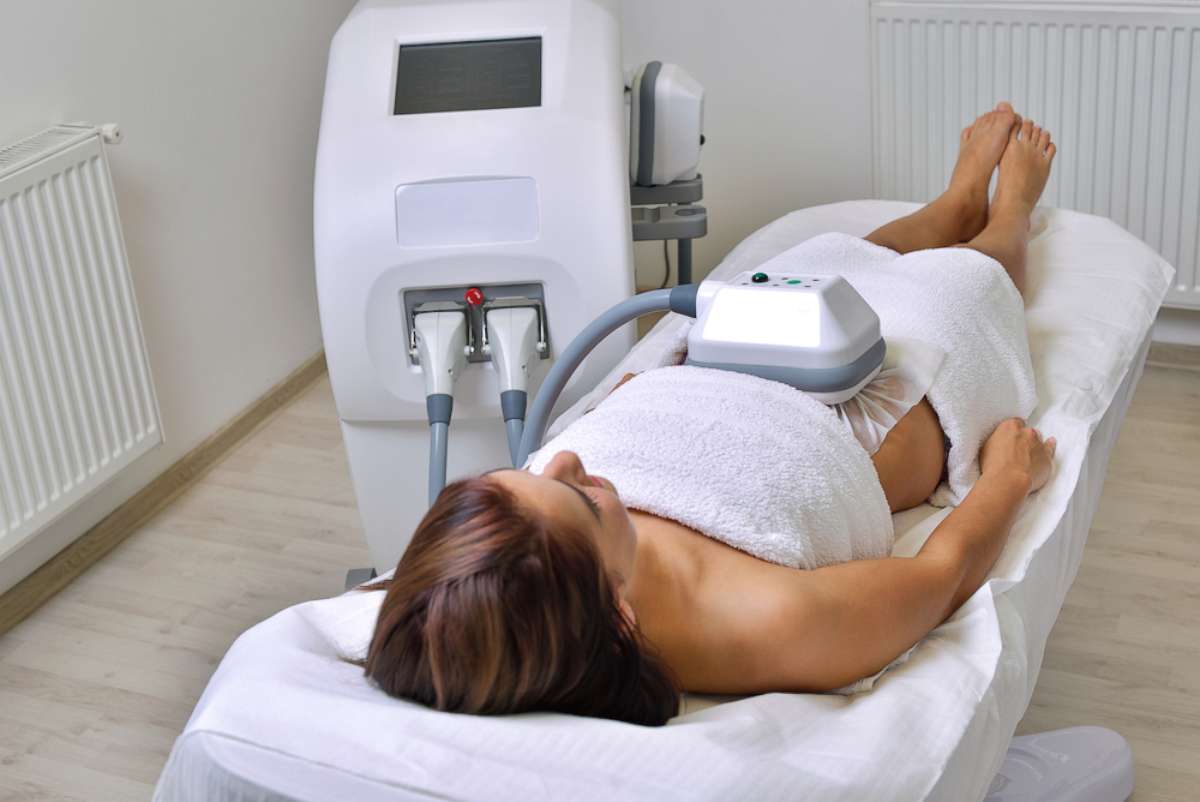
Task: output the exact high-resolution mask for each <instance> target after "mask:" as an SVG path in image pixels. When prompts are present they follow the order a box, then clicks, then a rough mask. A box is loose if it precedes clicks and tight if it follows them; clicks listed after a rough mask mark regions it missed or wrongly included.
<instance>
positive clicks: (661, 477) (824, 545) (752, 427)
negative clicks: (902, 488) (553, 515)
mask: <svg viewBox="0 0 1200 802" xmlns="http://www.w3.org/2000/svg"><path fill="white" fill-rule="evenodd" d="M560 451H574V452H576V453H578V454H579V456H580V458H581V459H582V460H583V465H584V468H585V470H587V471H588V472H589V473H593V474H596V475H599V476H603V477H604V478H606V479H608V480H609V481H611V482H612V483H613V484H614V485H615V486H616V488H617V492H618V493H619V494H620V495H621V498H622V500H623V501H624V502H625V504H626V505H628V506H630V507H633V508H635V509H640V510H645V511H646V512H650V513H653V514H655V515H658V516H661V517H663V518H670V519H673V520H676V521H679V522H680V523H682V524H684V525H686V526H689V527H691V528H693V529H696V530H698V531H700V532H702V533H704V534H706V535H708V536H709V537H712V538H715V539H717V540H720V541H722V542H725V543H728V544H729V545H731V546H733V547H735V548H738V549H741V550H743V551H746V552H748V553H750V554H753V555H754V556H756V557H759V558H761V559H763V560H769V561H770V562H774V563H779V564H780V565H787V566H791V567H796V568H817V567H819V566H822V565H830V564H833V563H840V562H846V561H848V560H863V559H873V558H879V557H886V556H887V555H888V554H890V553H891V549H892V539H893V530H892V518H891V515H890V514H889V511H888V504H887V499H886V498H885V497H884V495H883V488H882V487H881V486H880V484H879V478H878V476H877V475H876V473H875V468H874V466H873V465H872V464H871V459H870V457H869V456H868V455H867V452H866V451H865V450H864V449H863V447H862V446H861V445H859V443H858V441H857V440H855V438H854V435H853V434H852V433H851V432H850V431H849V429H848V428H847V427H846V426H845V425H844V424H842V423H841V422H840V421H839V420H838V417H837V414H836V413H835V412H834V411H833V409H831V408H830V407H827V406H825V405H824V404H821V403H820V402H818V401H815V400H813V399H812V398H811V397H809V396H807V395H805V394H804V393H802V392H800V391H798V390H795V389H793V388H791V387H788V386H787V385H784V384H780V383H778V382H772V381H767V380H765V379H760V378H757V377H754V376H747V375H744V374H740V373H731V372H728V371H720V370H712V369H708V368H697V367H690V366H681V367H664V368H657V369H655V370H650V371H647V372H645V373H642V374H640V375H638V376H636V377H635V378H633V379H631V380H630V381H629V382H627V383H626V384H624V385H623V386H621V387H620V388H619V389H617V390H616V391H614V392H613V393H612V395H610V396H609V397H608V398H606V399H605V400H604V401H603V402H601V403H600V405H599V406H597V407H596V409H594V410H593V411H592V412H590V413H588V414H587V415H584V416H583V417H581V418H579V419H578V420H576V421H575V422H573V423H572V424H571V425H570V426H568V427H567V428H566V429H565V430H564V431H563V432H562V433H561V434H559V435H558V436H557V437H555V438H554V439H553V440H551V441H550V442H549V443H547V444H546V445H545V446H544V447H543V448H542V449H541V450H540V451H538V452H537V453H536V454H534V456H533V458H532V460H531V463H530V466H531V468H532V470H533V471H534V472H536V473H540V472H541V471H542V470H543V468H544V467H545V465H546V463H547V462H548V461H549V460H550V458H551V457H552V456H553V455H554V454H556V453H558V452H560Z"/></svg>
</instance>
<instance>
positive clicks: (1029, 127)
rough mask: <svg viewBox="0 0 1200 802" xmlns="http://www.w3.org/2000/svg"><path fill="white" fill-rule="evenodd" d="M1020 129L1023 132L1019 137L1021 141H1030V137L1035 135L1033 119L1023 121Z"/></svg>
mask: <svg viewBox="0 0 1200 802" xmlns="http://www.w3.org/2000/svg"><path fill="white" fill-rule="evenodd" d="M1020 131H1021V133H1020V135H1019V136H1018V137H1017V139H1018V140H1020V141H1021V142H1028V141H1029V138H1030V137H1031V136H1032V135H1033V120H1026V121H1025V122H1023V123H1021V128H1020Z"/></svg>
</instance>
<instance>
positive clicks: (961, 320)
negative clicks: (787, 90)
mask: <svg viewBox="0 0 1200 802" xmlns="http://www.w3.org/2000/svg"><path fill="white" fill-rule="evenodd" d="M1054 152H1055V147H1054V145H1053V144H1051V142H1050V134H1049V132H1047V131H1043V130H1042V129H1040V128H1038V127H1037V126H1035V125H1034V124H1033V123H1032V122H1030V121H1028V120H1025V121H1022V120H1021V119H1020V118H1019V117H1018V116H1017V115H1016V114H1015V113H1014V112H1013V109H1012V107H1011V106H1009V105H1008V104H1007V103H1001V104H1000V105H998V106H997V107H996V109H995V110H993V111H991V112H988V113H987V114H984V115H983V116H981V117H980V118H979V119H977V120H976V121H975V122H974V124H973V125H972V126H970V127H968V128H967V129H965V130H964V131H963V133H962V143H961V149H960V154H959V159H958V163H957V165H956V167H955V169H954V173H953V176H952V178H951V180H950V184H949V187H948V189H947V190H946V192H945V193H944V194H943V195H942V196H941V197H939V198H938V199H937V200H935V201H934V202H933V203H931V204H929V205H928V206H926V207H924V208H922V209H921V210H919V211H918V212H916V213H915V214H912V215H910V216H908V217H905V218H902V219H899V220H896V221H894V222H891V223H889V224H887V225H885V226H883V227H882V228H880V229H878V230H876V231H874V232H872V233H871V234H870V235H869V236H868V237H867V238H866V239H865V240H862V239H858V238H854V237H849V236H846V235H842V234H826V235H822V236H820V237H816V238H814V239H812V240H809V241H807V242H805V243H802V244H800V245H798V246H796V247H795V248H793V249H792V250H790V251H787V252H785V253H784V254H781V255H780V256H778V257H776V258H775V259H776V260H784V261H780V262H778V264H777V266H780V267H782V265H783V264H785V263H786V265H787V269H788V270H790V271H793V272H799V271H804V270H809V271H815V272H825V273H840V274H842V275H843V276H845V277H846V278H847V280H848V281H850V283H851V284H853V285H854V286H855V288H856V289H857V290H858V291H859V292H860V294H862V295H863V296H864V297H865V298H866V300H867V301H868V302H869V303H871V305H872V306H873V307H875V309H876V311H877V312H879V314H880V318H881V322H882V329H883V334H884V337H885V338H887V339H888V340H889V342H891V340H892V338H906V337H911V338H914V339H915V340H918V341H921V342H923V343H925V344H927V345H932V346H936V347H937V348H938V349H940V350H941V351H944V352H945V356H944V359H942V361H941V362H940V366H938V367H936V375H935V376H933V377H930V380H929V381H928V382H926V384H925V387H927V389H926V390H925V392H924V393H923V394H920V395H918V396H917V398H918V399H919V401H918V402H916V403H915V404H910V408H908V409H906V410H903V411H902V414H901V415H900V416H899V419H898V420H897V421H895V423H894V425H893V426H891V428H890V429H889V430H887V431H886V434H885V435H884V436H882V437H880V438H878V440H879V441H878V442H872V443H864V442H863V440H864V439H867V438H863V437H862V436H861V435H860V436H858V437H856V432H857V429H856V428H855V427H851V426H848V425H847V424H846V422H845V416H844V415H842V414H839V413H840V412H842V410H838V409H836V408H831V407H826V406H824V405H822V404H820V403H818V402H817V401H815V400H813V399H812V398H810V397H809V396H807V395H805V394H804V393H802V392H799V391H797V390H795V389H792V388H790V387H788V386H786V385H783V384H777V383H775V382H771V381H767V380H764V379H760V378H756V377H753V376H745V375H742V374H736V373H728V372H724V371H713V370H708V369H703V368H696V367H688V366H681V367H663V368H659V369H656V370H651V371H646V372H644V373H641V374H639V375H637V376H635V377H633V378H632V379H630V380H629V381H627V382H625V383H623V384H622V385H621V386H619V387H618V388H617V389H616V390H615V391H613V392H612V393H611V395H609V396H608V397H607V398H606V399H605V400H604V401H603V402H601V403H600V404H599V405H598V406H597V407H596V408H595V409H594V410H593V411H592V412H590V413H589V414H586V415H584V416H582V417H581V418H579V420H577V421H576V422H574V423H572V424H571V425H570V426H568V427H567V428H566V429H565V430H564V431H563V432H562V433H560V434H559V435H558V436H557V437H556V438H555V439H553V440H552V441H551V442H550V443H548V444H547V445H546V446H545V447H544V448H543V449H542V450H541V451H540V452H538V453H537V454H536V455H535V456H534V459H533V460H532V461H531V466H530V469H529V470H498V471H493V472H491V473H487V474H484V475H483V476H479V477H474V478H469V479H465V480H462V481H458V482H454V483H452V484H450V485H449V486H447V487H446V488H445V490H444V491H443V492H442V494H441V496H440V497H439V498H438V499H437V501H436V503H435V504H434V505H433V507H432V508H431V509H430V510H429V512H428V514H427V515H426V516H425V518H424V519H423V520H422V521H421V523H420V525H419V526H418V528H417V530H416V533H415V534H414V536H413V539H412V542H411V544H410V545H409V547H408V550H407V551H406V552H405V554H404V556H403V558H402V559H401V560H400V563H399V566H398V567H397V569H396V573H395V576H394V578H393V579H391V580H390V581H389V582H387V583H385V584H386V587H387V593H386V595H385V599H384V602H383V606H382V608H381V612H380V614H379V619H378V623H377V625H376V629H375V634H374V638H373V640H372V643H371V646H370V650H369V653H368V657H367V660H366V673H367V674H368V676H370V677H371V678H372V679H373V680H374V681H375V682H376V683H377V684H378V685H379V687H381V688H382V689H383V690H384V691H386V692H387V693H389V694H392V695H394V696H399V697H403V698H406V699H411V700H415V701H418V702H421V703H423V704H426V705H428V706H431V707H434V708H437V709H439V710H448V711H455V712H461V713H481V714H503V713H517V712H522V711H534V710H546V711H558V712H564V713H573V714H578V715H585V716H601V717H606V718H612V719H619V720H623V721H628V722H634V723H639V724H662V723H664V722H665V721H667V719H669V718H671V717H672V716H674V715H675V714H676V713H677V711H678V708H679V699H680V693H681V691H684V690H686V691H694V692H708V693H718V694H754V693H763V692H769V691H827V690H832V689H837V688H841V687H843V686H846V685H848V684H849V683H853V682H855V681H856V680H859V679H861V678H863V677H867V676H870V675H872V674H875V673H877V672H879V671H881V670H882V669H883V668H885V667H886V666H888V665H889V663H891V662H892V661H893V660H895V659H896V658H897V657H899V656H900V655H902V654H904V653H905V652H906V651H907V650H908V649H909V648H911V647H912V646H913V645H914V644H915V643H917V642H918V641H919V640H921V639H922V638H923V637H924V636H925V635H926V634H928V633H929V632H930V631H931V630H932V629H933V628H934V627H936V626H938V624H940V623H941V622H943V621H944V620H945V619H946V618H947V617H948V616H950V615H951V614H952V613H953V612H954V611H955V610H956V609H958V607H959V606H960V605H961V604H963V602H965V601H966V600H967V598H968V597H970V596H971V595H972V594H973V593H974V592H975V590H976V589H977V588H979V586H980V585H981V584H982V583H983V581H984V579H985V577H986V576H987V574H988V572H989V570H990V569H991V567H992V565H993V563H994V562H995V560H996V559H997V557H998V555H999V554H1000V551H1001V549H1002V547H1003V545H1004V543H1005V540H1006V538H1007V536H1008V532H1009V529H1010V527H1011V525H1012V523H1013V521H1014V519H1015V517H1016V515H1017V513H1018V511H1019V509H1020V508H1021V505H1022V502H1023V500H1024V499H1025V497H1026V496H1027V495H1028V494H1029V493H1031V492H1034V491H1036V490H1037V489H1038V488H1039V487H1041V486H1042V485H1043V484H1044V483H1045V482H1046V480H1047V478H1048V476H1049V474H1050V471H1051V465H1052V460H1053V455H1054V446H1055V442H1054V438H1052V437H1051V438H1048V439H1046V440H1045V441H1043V439H1042V437H1041V436H1040V434H1039V433H1038V432H1037V431H1035V430H1033V429H1030V428H1028V427H1027V426H1025V425H1024V422H1023V421H1022V420H1021V419H1020V418H1018V417H1013V416H1017V415H1027V414H1029V413H1030V412H1031V411H1032V410H1033V408H1034V407H1035V406H1036V395H1035V393H1034V389H1033V380H1032V369H1031V367H1030V359H1029V351H1028V344H1027V342H1026V339H1025V328H1024V321H1023V304H1022V297H1021V294H1020V293H1021V292H1022V291H1023V289H1024V283H1025V281H1024V279H1025V275H1024V273H1025V247H1026V240H1027V237H1028V231H1029V224H1030V214H1031V212H1032V211H1033V208H1034V205H1035V204H1036V202H1037V200H1038V198H1039V196H1040V195H1041V192H1042V189H1043V187H1044V186H1045V183H1046V179H1047V177H1048V176H1049V172H1050V164H1051V160H1052V159H1053V157H1054ZM997 166H998V168H999V179H998V182H997V189H996V193H995V196H994V197H993V198H992V200H991V203H990V205H989V203H988V197H987V190H988V184H989V179H990V177H991V175H992V172H993V170H994V169H995V168H997ZM772 262H775V260H772ZM764 269H768V270H769V268H765V267H764ZM922 389H925V388H922ZM947 444H949V450H948V453H947V448H946V445H947ZM872 451H873V453H872ZM943 479H944V480H945V481H944V482H943ZM935 491H936V493H935ZM931 496H933V499H932V500H933V501H934V502H935V503H939V502H940V503H942V504H950V503H952V504H956V505H957V506H956V508H955V509H954V510H953V511H952V512H951V513H950V514H949V516H948V517H946V518H945V519H944V520H943V521H942V523H941V524H940V525H939V526H938V527H937V529H936V530H935V531H934V532H933V533H932V535H931V536H930V537H929V539H928V540H927V541H926V543H925V544H924V546H923V547H922V548H921V550H920V552H919V553H918V554H917V555H916V556H914V557H908V558H901V557H890V556H889V554H890V553H891V546H892V540H893V531H892V520H891V513H894V512H897V511H900V510H904V509H908V508H910V507H914V506H917V505H919V504H921V503H923V502H925V501H926V500H927V499H930V497H931Z"/></svg>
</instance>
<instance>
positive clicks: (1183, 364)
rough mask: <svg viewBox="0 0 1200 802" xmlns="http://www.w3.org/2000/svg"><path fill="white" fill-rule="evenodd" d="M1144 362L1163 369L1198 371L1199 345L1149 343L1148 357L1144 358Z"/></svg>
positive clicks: (1199, 364)
mask: <svg viewBox="0 0 1200 802" xmlns="http://www.w3.org/2000/svg"><path fill="white" fill-rule="evenodd" d="M1146 361H1147V363H1149V364H1151V365H1158V366H1159V367H1164V368H1183V369H1184V370H1200V345H1179V344H1176V343H1160V342H1155V343H1150V355H1149V356H1147V357H1146Z"/></svg>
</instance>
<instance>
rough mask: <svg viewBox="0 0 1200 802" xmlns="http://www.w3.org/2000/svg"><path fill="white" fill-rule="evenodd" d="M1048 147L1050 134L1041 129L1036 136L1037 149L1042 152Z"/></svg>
mask: <svg viewBox="0 0 1200 802" xmlns="http://www.w3.org/2000/svg"><path fill="white" fill-rule="evenodd" d="M1048 147H1050V132H1049V131H1047V130H1046V129H1045V128H1043V129H1042V130H1041V132H1040V133H1039V134H1038V139H1037V148H1038V150H1040V151H1043V152H1044V151H1045V150H1046V148H1048Z"/></svg>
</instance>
